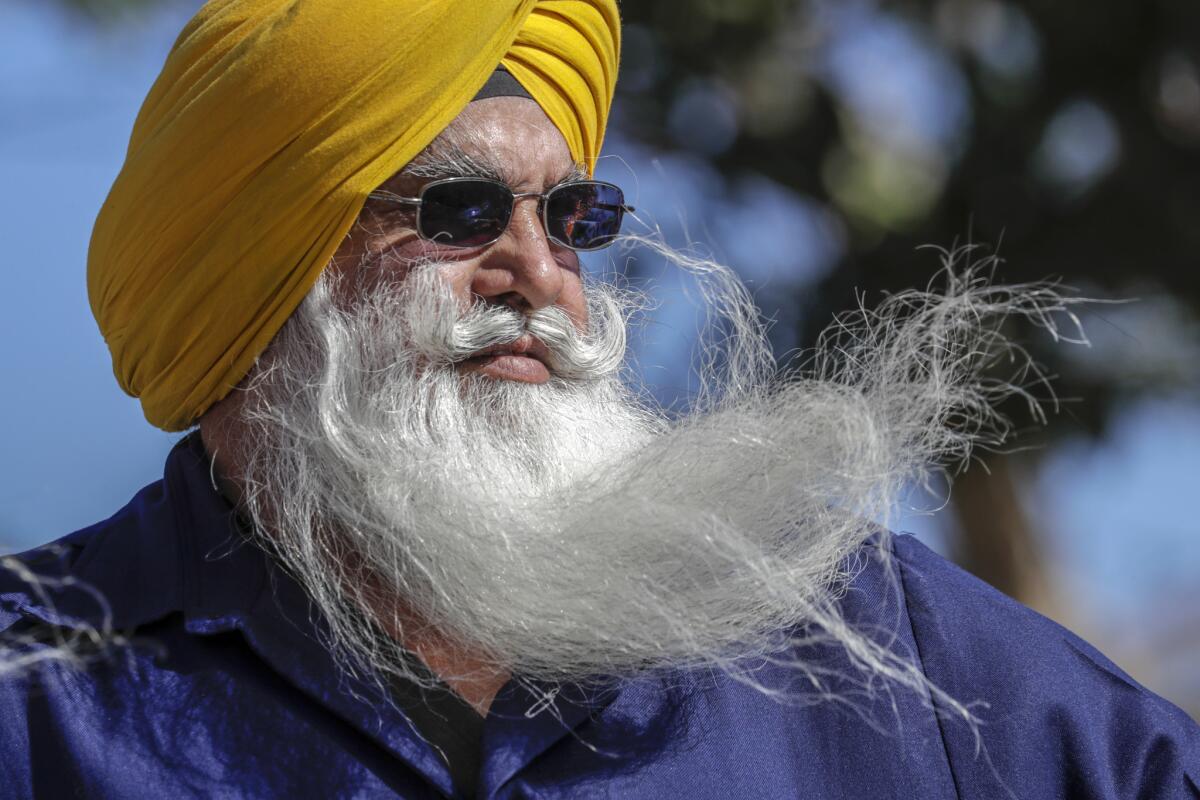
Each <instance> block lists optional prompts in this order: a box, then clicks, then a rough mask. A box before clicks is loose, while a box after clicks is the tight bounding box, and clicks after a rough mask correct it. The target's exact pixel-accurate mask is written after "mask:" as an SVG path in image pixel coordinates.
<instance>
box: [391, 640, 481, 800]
mask: <svg viewBox="0 0 1200 800" xmlns="http://www.w3.org/2000/svg"><path fill="white" fill-rule="evenodd" d="M409 664H410V665H411V666H412V668H413V670H414V671H415V672H417V673H418V674H420V675H422V676H423V677H424V678H427V679H429V680H432V681H436V682H437V683H436V685H435V686H434V687H432V688H430V689H423V688H421V686H419V685H418V684H416V683H414V682H412V681H405V680H400V679H396V680H394V681H393V682H392V692H393V694H394V695H395V698H396V704H397V705H398V706H399V707H400V710H401V711H403V712H404V714H405V716H407V717H408V719H409V720H410V721H411V722H412V724H413V727H415V728H416V729H417V733H418V734H420V735H421V737H422V738H424V739H425V740H426V741H427V742H429V744H431V745H433V748H434V750H435V751H436V752H438V754H439V755H440V756H441V758H442V760H443V761H444V762H445V763H446V766H447V767H448V768H449V770H450V780H451V781H452V782H453V784H454V790H455V795H456V796H458V797H465V798H473V797H475V786H476V783H477V782H478V780H479V767H480V760H481V757H482V755H483V752H482V751H483V719H484V718H483V717H481V716H479V712H477V711H476V710H475V709H474V708H472V707H471V705H470V704H468V703H467V701H465V700H463V699H462V698H461V697H459V696H458V694H456V693H455V692H454V691H453V690H452V689H450V688H449V687H448V686H446V685H445V684H444V683H442V682H441V681H439V680H437V677H436V676H434V675H433V673H431V672H430V671H429V669H428V668H427V667H425V665H424V664H422V663H421V662H420V660H419V659H417V658H415V657H414V658H410V659H409Z"/></svg>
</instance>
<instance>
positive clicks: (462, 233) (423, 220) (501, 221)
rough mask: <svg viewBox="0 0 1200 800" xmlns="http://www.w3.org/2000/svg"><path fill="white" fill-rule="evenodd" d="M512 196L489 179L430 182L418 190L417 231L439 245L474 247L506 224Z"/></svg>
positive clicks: (491, 238) (495, 236)
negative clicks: (418, 212)
mask: <svg viewBox="0 0 1200 800" xmlns="http://www.w3.org/2000/svg"><path fill="white" fill-rule="evenodd" d="M512 204H513V197H512V192H510V191H509V190H508V189H506V188H505V187H503V186H501V185H500V184H498V183H492V182H491V181H448V182H446V183H431V184H429V185H428V186H426V187H425V189H424V191H422V192H421V211H420V231H419V232H420V234H421V236H422V237H424V238H426V239H429V240H430V241H433V242H437V243H439V244H449V245H454V246H456V247H478V246H480V245H485V244H489V243H491V242H494V241H495V240H496V239H498V238H499V237H500V234H502V233H504V229H505V228H506V227H508V219H509V217H510V216H512Z"/></svg>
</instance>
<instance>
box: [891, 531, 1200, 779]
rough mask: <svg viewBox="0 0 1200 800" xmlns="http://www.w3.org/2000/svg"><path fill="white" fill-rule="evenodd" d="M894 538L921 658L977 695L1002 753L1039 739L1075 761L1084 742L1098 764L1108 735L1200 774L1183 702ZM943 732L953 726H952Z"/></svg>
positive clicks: (956, 691)
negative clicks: (1176, 702)
mask: <svg viewBox="0 0 1200 800" xmlns="http://www.w3.org/2000/svg"><path fill="white" fill-rule="evenodd" d="M891 542H892V546H891V549H892V552H893V553H894V556H895V561H896V567H897V568H896V573H897V575H898V577H899V579H900V581H901V583H902V586H903V590H904V597H905V603H906V606H907V611H908V617H909V620H910V624H911V625H912V631H913V637H914V639H915V641H916V644H917V649H918V652H917V657H918V658H919V660H920V664H921V666H922V668H923V669H924V671H925V674H926V675H927V677H928V678H929V679H930V681H931V682H932V683H933V684H934V685H936V686H938V687H939V688H941V689H943V690H945V691H946V692H947V694H949V695H950V696H951V697H954V698H955V699H957V700H958V701H960V702H963V703H966V704H968V705H971V704H974V706H973V707H972V708H973V711H975V713H976V715H977V716H978V717H979V719H980V720H981V721H982V723H983V726H982V729H981V730H982V734H983V736H982V742H984V743H985V744H986V743H988V742H989V741H990V742H991V743H992V744H993V745H995V748H994V749H996V750H997V751H998V753H997V758H998V759H1003V760H1006V761H1020V760H1022V759H1024V758H1025V757H1026V756H1023V755H1022V756H1018V755H1017V753H1022V752H1024V751H1026V750H1029V749H1032V748H1035V747H1036V748H1041V749H1043V750H1044V751H1045V752H1050V751H1052V750H1056V749H1061V751H1062V753H1061V755H1062V761H1064V762H1073V763H1079V762H1080V761H1087V760H1088V758H1089V756H1088V755H1087V754H1085V753H1084V751H1087V753H1090V754H1091V756H1090V757H1091V758H1092V759H1093V765H1094V761H1095V759H1098V758H1100V753H1101V751H1102V750H1104V748H1105V744H1104V743H1105V742H1107V745H1108V746H1112V745H1114V744H1115V743H1116V742H1118V741H1120V742H1121V743H1122V744H1123V745H1124V749H1125V751H1126V754H1125V756H1123V757H1124V758H1125V759H1126V760H1128V759H1129V758H1131V757H1132V756H1130V755H1129V751H1131V750H1137V751H1138V752H1143V753H1144V755H1145V758H1146V759H1148V760H1147V761H1146V763H1149V759H1151V758H1152V755H1151V752H1150V751H1151V750H1153V749H1154V748H1155V747H1158V749H1159V750H1160V751H1161V752H1163V753H1165V752H1168V751H1169V752H1170V753H1172V754H1173V755H1171V757H1170V759H1174V760H1176V761H1177V762H1178V763H1183V764H1186V765H1187V766H1186V769H1185V770H1184V771H1185V773H1186V774H1187V775H1188V776H1190V777H1191V778H1192V779H1195V780H1200V726H1198V725H1197V724H1196V722H1195V721H1193V720H1192V719H1191V718H1190V717H1189V716H1188V715H1187V714H1186V713H1185V712H1184V711H1183V710H1182V709H1180V708H1178V707H1177V706H1175V705H1173V704H1172V703H1170V702H1168V701H1167V700H1165V699H1163V698H1162V697H1159V696H1158V695H1156V694H1154V693H1153V692H1151V691H1150V690H1149V689H1147V688H1145V687H1144V686H1142V685H1141V684H1140V683H1138V682H1137V681H1136V680H1135V679H1134V678H1132V677H1130V676H1129V675H1128V674H1127V673H1126V672H1125V671H1124V670H1122V669H1121V668H1120V667H1118V666H1117V665H1116V664H1114V663H1113V662H1112V661H1111V660H1109V659H1108V658H1107V657H1105V656H1104V655H1103V654H1102V653H1101V652H1100V651H1099V650H1097V649H1096V648H1095V647H1093V646H1092V645H1090V644H1088V643H1087V642H1085V641H1084V640H1083V639H1081V638H1080V637H1079V636H1077V635H1075V634H1074V633H1072V632H1071V631H1069V630H1067V629H1066V628H1064V627H1063V626H1061V625H1059V624H1058V623H1056V622H1053V621H1052V620H1050V619H1047V618H1046V617H1044V616H1042V615H1041V614H1039V613H1037V612H1035V611H1033V610H1032V609H1030V608H1028V607H1026V606H1024V605H1022V604H1020V603H1018V602H1016V601H1014V600H1012V599H1011V598H1009V597H1007V596H1006V595H1004V594H1002V593H1001V592H999V591H997V590H996V589H994V588H992V587H991V586H989V585H988V584H986V583H984V582H983V581H981V580H979V579H978V578H976V577H974V576H973V575H971V574H969V573H967V572H966V571H964V570H962V569H960V568H959V567H957V566H955V565H954V564H951V563H950V562H949V561H947V560H946V559H944V558H942V557H941V556H939V555H937V554H936V553H934V552H933V551H931V550H930V549H929V548H927V547H926V546H925V545H923V544H922V543H921V542H919V541H918V540H917V539H916V538H914V537H913V536H911V535H907V534H903V535H896V536H893V537H891ZM960 727H961V730H960V731H958V733H959V734H962V737H963V740H964V741H963V742H962V750H963V751H964V752H965V751H971V752H973V751H974V748H975V745H976V744H977V742H976V740H975V739H974V737H973V736H970V737H968V736H966V734H967V731H968V730H969V729H968V728H967V727H966V726H960ZM943 732H944V734H946V735H948V736H954V735H955V731H954V730H953V726H945V727H944V731H943ZM1160 745H1161V747H1160ZM952 749H953V748H952ZM1068 750H1069V751H1070V752H1068ZM1006 751H1007V755H1005V753H1006ZM1160 755H1161V753H1160ZM1163 757H1164V758H1166V756H1163ZM1154 758H1158V756H1154ZM1117 760H1118V761H1119V760H1120V759H1117ZM1139 768H1142V767H1139ZM1130 769H1133V767H1132V766H1130ZM1103 796H1108V795H1103ZM1114 796H1116V795H1114ZM1122 796H1123V795H1122ZM1171 796H1174V795H1171Z"/></svg>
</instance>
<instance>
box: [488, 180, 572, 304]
mask: <svg viewBox="0 0 1200 800" xmlns="http://www.w3.org/2000/svg"><path fill="white" fill-rule="evenodd" d="M471 290H472V291H473V292H474V293H475V294H477V295H479V296H480V297H484V298H487V299H491V300H493V301H496V302H507V303H508V304H509V305H512V306H514V307H516V308H520V309H521V310H525V311H532V310H535V309H539V308H545V307H547V306H552V305H554V304H555V303H556V302H558V299H559V296H560V295H561V294H562V291H563V267H562V265H561V264H559V263H558V261H557V260H555V258H554V253H553V252H552V251H551V245H550V240H549V239H548V238H547V237H546V231H545V228H544V227H543V225H542V220H541V218H540V216H539V214H538V199H537V198H536V197H523V198H518V199H517V201H516V203H515V205H514V207H513V213H512V219H511V220H509V223H508V228H507V229H506V230H505V231H504V234H503V235H502V236H501V237H500V238H499V239H497V240H496V242H495V243H493V244H492V245H491V246H490V247H488V248H487V249H486V250H485V251H484V253H483V255H482V258H481V261H480V266H479V271H478V272H476V274H475V276H474V278H473V280H472V283H471ZM505 295H509V296H507V297H506V296H505Z"/></svg>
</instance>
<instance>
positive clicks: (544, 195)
mask: <svg viewBox="0 0 1200 800" xmlns="http://www.w3.org/2000/svg"><path fill="white" fill-rule="evenodd" d="M466 182H470V183H490V184H492V185H493V186H499V187H500V188H502V189H504V190H505V191H507V192H508V193H509V194H510V195H512V200H511V201H510V202H509V207H508V219H506V220H505V221H504V225H502V226H501V227H500V230H499V232H498V233H497V234H496V236H495V238H492V239H489V240H488V241H486V242H481V243H479V244H466V245H464V244H454V243H453V242H443V241H438V240H437V239H431V238H429V237H428V236H426V235H425V234H424V232H423V231H422V230H421V209H422V206H423V204H424V202H425V192H427V191H429V189H431V188H433V187H435V186H445V185H446V184H453V183H466ZM579 184H586V185H588V186H596V185H599V186H607V187H610V188H612V189H615V190H617V192H619V193H620V195H621V198H622V199H624V197H625V192H624V191H623V190H622V189H621V187H620V186H617V185H616V184H615V183H609V182H608V181H591V180H587V181H567V182H565V183H558V184H555V185H554V186H551V187H550V188H549V189H547V190H546V191H544V192H514V191H513V190H512V189H511V188H510V187H509V186H508V185H507V184H505V183H503V182H501V181H497V180H493V179H492V178H476V177H471V176H463V177H457V178H439V179H438V180H435V181H430V182H429V183H427V184H425V185H424V186H422V187H421V191H420V192H418V193H417V196H416V197H404V196H402V195H398V194H395V193H393V192H389V191H386V190H383V189H379V190H376V191H374V192H371V193H370V194H368V195H367V197H368V198H370V199H372V200H383V201H385V202H390V203H400V204H403V205H415V206H416V207H417V220H416V222H417V225H416V230H417V235H418V236H420V237H421V238H422V239H424V240H425V241H427V242H433V243H435V244H439V245H442V246H443V247H462V248H471V247H487V246H488V245H492V244H495V243H496V242H497V241H498V240H499V239H500V237H501V236H503V235H504V232H505V231H506V230H508V226H509V224H510V223H512V214H513V211H515V210H516V207H517V201H518V200H520V199H522V198H525V197H536V198H538V217H539V218H540V219H541V220H542V230H544V231H545V232H546V238H548V239H550V240H551V241H552V242H554V243H555V244H558V245H561V246H562V247H565V248H567V249H568V250H574V251H576V252H590V251H593V250H602V249H604V248H605V247H608V246H609V245H611V244H612V240H609V241H607V242H605V243H604V244H600V245H596V246H595V247H575V246H574V245H571V244H568V243H566V242H564V241H563V240H562V239H559V238H558V237H557V236H555V235H554V234H552V233H551V232H550V224H549V220H548V219H546V209H547V207H548V203H547V200H548V199H549V197H550V195H551V194H553V193H554V192H557V191H559V190H560V189H565V188H568V187H571V186H578V185H579ZM601 206H602V207H610V208H614V209H616V210H618V211H619V212H620V214H621V215H622V217H623V216H624V215H625V214H632V213H633V212H634V211H635V210H636V209H634V207H633V206H631V205H628V204H626V203H618V204H616V205H613V204H610V203H604V204H601ZM620 221H621V220H618V225H617V230H618V231H619V230H620V227H621V226H620Z"/></svg>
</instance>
